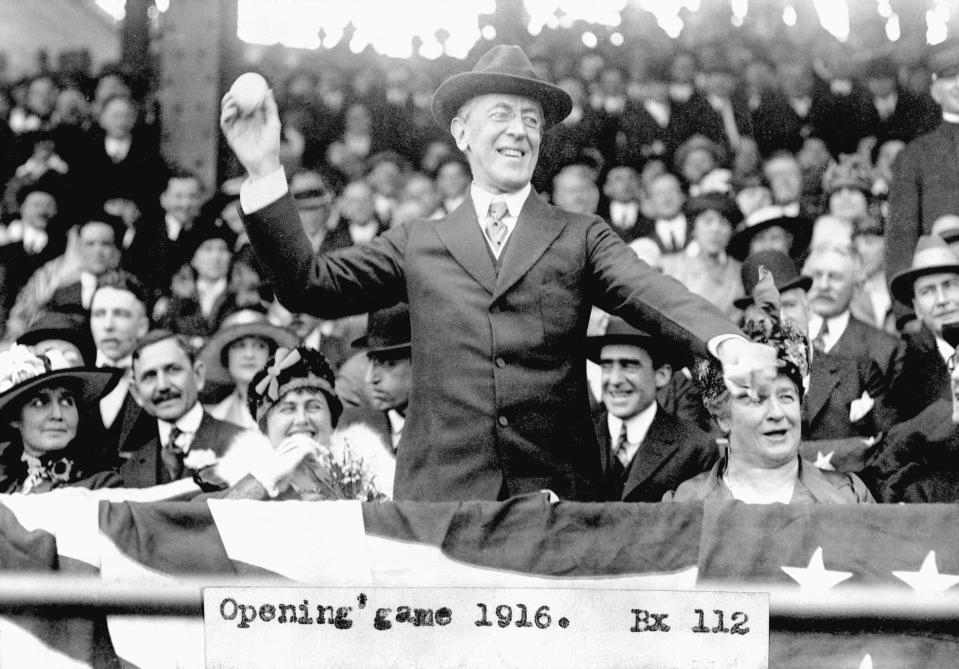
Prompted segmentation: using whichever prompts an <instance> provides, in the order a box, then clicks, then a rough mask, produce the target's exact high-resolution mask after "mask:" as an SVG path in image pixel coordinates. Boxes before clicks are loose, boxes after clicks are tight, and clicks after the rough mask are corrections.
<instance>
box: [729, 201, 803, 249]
mask: <svg viewBox="0 0 959 669" xmlns="http://www.w3.org/2000/svg"><path fill="white" fill-rule="evenodd" d="M774 225H778V226H779V227H781V228H783V229H784V230H786V231H787V232H789V233H790V234H791V235H792V236H793V243H792V248H791V249H790V254H791V255H797V254H798V253H801V252H802V251H803V250H805V248H806V246H807V245H808V244H809V237H810V235H811V234H812V225H811V223H810V221H809V219H807V218H804V217H802V216H787V215H786V211H785V209H783V207H781V206H779V205H770V206H768V207H760V208H759V209H757V210H756V211H754V212H753V213H751V214H750V215H749V216H747V217H746V220H744V221H743V222H742V223H741V224H740V225H739V226H738V227H737V228H736V230H735V231H734V232H733V236H732V239H730V240H729V246H728V247H727V249H726V251H727V253H729V255H731V256H732V257H733V258H735V259H736V260H743V259H745V257H746V256H747V255H749V242H750V241H751V240H752V238H753V237H754V236H755V235H756V233H757V232H760V231H761V230H765V229H767V228H770V227H772V226H774Z"/></svg>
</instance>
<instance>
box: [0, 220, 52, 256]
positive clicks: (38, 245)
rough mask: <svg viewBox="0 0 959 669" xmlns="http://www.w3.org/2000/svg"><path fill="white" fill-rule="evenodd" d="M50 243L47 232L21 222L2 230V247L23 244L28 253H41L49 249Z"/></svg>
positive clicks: (15, 222)
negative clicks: (48, 244) (48, 243)
mask: <svg viewBox="0 0 959 669" xmlns="http://www.w3.org/2000/svg"><path fill="white" fill-rule="evenodd" d="M48 241H49V237H48V236H47V232H46V230H41V229H40V228H35V227H34V226H32V225H26V224H24V222H23V221H20V220H16V221H13V222H11V223H10V225H8V226H6V227H5V228H0V245H6V244H18V243H23V249H24V250H25V251H26V252H27V253H40V252H41V251H42V250H43V249H45V248H46V247H47V242H48Z"/></svg>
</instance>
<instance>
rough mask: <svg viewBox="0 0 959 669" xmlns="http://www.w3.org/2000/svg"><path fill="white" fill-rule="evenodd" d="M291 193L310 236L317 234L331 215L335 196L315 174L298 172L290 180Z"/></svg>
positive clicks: (304, 227) (301, 220)
mask: <svg viewBox="0 0 959 669" xmlns="http://www.w3.org/2000/svg"><path fill="white" fill-rule="evenodd" d="M290 192H291V193H292V194H293V202H294V203H295V204H296V210H297V212H299V214H300V222H301V223H302V224H303V229H304V230H306V233H307V234H308V235H312V234H314V233H316V232H317V231H318V230H319V229H320V228H321V227H323V225H325V224H326V219H327V218H328V217H329V215H330V205H331V204H332V202H333V195H332V193H330V191H329V188H328V187H327V185H326V182H325V181H323V178H322V177H321V176H320V175H319V174H316V173H315V172H298V173H296V174H294V175H293V178H292V179H290Z"/></svg>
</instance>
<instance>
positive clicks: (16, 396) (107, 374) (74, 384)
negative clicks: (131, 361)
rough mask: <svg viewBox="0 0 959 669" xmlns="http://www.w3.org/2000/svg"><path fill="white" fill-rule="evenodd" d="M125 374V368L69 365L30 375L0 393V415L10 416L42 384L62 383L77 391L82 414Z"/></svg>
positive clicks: (3, 416)
mask: <svg viewBox="0 0 959 669" xmlns="http://www.w3.org/2000/svg"><path fill="white" fill-rule="evenodd" d="M123 374H124V372H123V370H122V369H114V368H111V367H96V368H94V367H67V368H65V369H57V370H53V371H50V372H46V373H44V374H40V375H38V376H34V377H31V378H29V379H26V380H25V381H21V382H20V383H18V384H17V385H15V386H13V387H12V388H8V389H7V390H5V391H4V392H2V393H0V418H2V419H9V416H7V415H6V414H7V413H8V412H9V411H10V410H11V409H13V408H15V407H18V406H20V404H21V403H22V402H24V401H25V400H26V399H28V398H29V397H30V396H31V395H32V394H33V393H35V392H36V391H38V390H40V389H41V388H45V387H49V386H51V385H59V384H61V383H62V384H63V385H65V386H68V387H69V388H72V389H73V390H74V391H75V392H76V393H77V395H76V401H77V406H78V407H79V411H80V414H81V415H82V414H83V413H84V412H85V409H87V408H89V407H91V406H93V404H94V403H95V402H96V401H97V400H99V399H100V398H101V397H103V396H104V395H106V394H107V393H108V392H110V391H111V390H113V388H114V387H115V386H116V385H117V383H118V382H119V381H120V377H122V376H123Z"/></svg>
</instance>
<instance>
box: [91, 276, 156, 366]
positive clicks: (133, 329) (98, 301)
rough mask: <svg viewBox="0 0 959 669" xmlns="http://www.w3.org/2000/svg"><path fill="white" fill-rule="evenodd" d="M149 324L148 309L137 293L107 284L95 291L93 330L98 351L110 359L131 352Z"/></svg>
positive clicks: (118, 357)
mask: <svg viewBox="0 0 959 669" xmlns="http://www.w3.org/2000/svg"><path fill="white" fill-rule="evenodd" d="M148 327H149V321H148V320H147V315H146V308H145V307H144V306H143V304H142V303H141V302H140V301H139V300H138V299H137V298H136V296H134V294H133V293H131V292H129V291H127V290H121V289H117V288H110V287H104V288H99V289H98V290H97V291H96V292H95V293H94V294H93V300H92V301H91V302H90V332H91V334H92V335H93V343H94V344H95V345H96V347H97V350H98V351H100V352H101V353H103V355H105V356H106V357H107V358H109V359H110V360H114V361H116V360H122V359H123V358H125V357H126V356H128V355H130V353H131V352H132V351H133V347H134V346H135V345H136V343H137V340H139V339H140V337H142V336H143V335H145V334H146V333H147V328H148Z"/></svg>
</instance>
